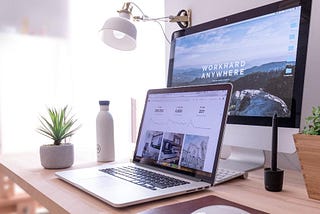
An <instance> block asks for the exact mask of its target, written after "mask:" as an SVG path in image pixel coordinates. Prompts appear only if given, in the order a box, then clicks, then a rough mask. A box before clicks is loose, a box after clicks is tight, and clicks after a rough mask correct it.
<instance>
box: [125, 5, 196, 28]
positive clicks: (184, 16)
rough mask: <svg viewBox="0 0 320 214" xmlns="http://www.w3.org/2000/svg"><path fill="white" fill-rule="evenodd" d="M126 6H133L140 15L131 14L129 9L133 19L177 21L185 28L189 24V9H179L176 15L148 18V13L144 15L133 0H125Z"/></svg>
mask: <svg viewBox="0 0 320 214" xmlns="http://www.w3.org/2000/svg"><path fill="white" fill-rule="evenodd" d="M125 5H127V6H126V7H127V8H129V7H130V5H133V6H135V7H136V8H137V9H138V10H139V11H140V13H141V14H142V16H133V15H132V8H131V10H130V14H131V15H132V17H133V20H134V21H164V22H177V24H178V25H179V26H180V27H181V28H187V27H190V26H191V10H180V11H179V13H178V14H177V15H176V16H172V15H170V16H165V17H160V18H150V17H149V16H148V15H146V14H145V13H144V12H143V10H142V9H141V8H140V7H139V6H138V5H137V4H136V3H134V2H126V3H125Z"/></svg>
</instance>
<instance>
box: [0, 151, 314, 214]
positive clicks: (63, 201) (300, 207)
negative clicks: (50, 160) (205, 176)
mask: <svg viewBox="0 0 320 214" xmlns="http://www.w3.org/2000/svg"><path fill="white" fill-rule="evenodd" d="M96 164H97V163H96V162H95V161H91V162H84V161H80V160H77V161H76V163H75V164H74V166H73V167H72V168H80V167H88V166H94V165H96ZM0 171H1V172H3V173H4V174H6V175H8V176H9V177H10V178H11V179H12V180H13V181H14V182H15V183H17V184H18V185H19V186H20V187H22V188H23V189H24V190H25V191H26V192H27V193H29V194H30V195H31V196H32V197H34V198H35V199H36V200H38V202H40V203H41V204H42V205H43V206H45V207H46V208H47V209H48V210H49V211H50V212H51V213H54V214H55V213H59V214H62V213H77V214H79V213H90V214H92V213H137V212H140V211H144V210H147V209H149V208H153V207H158V206H162V205H168V204H172V203H177V202H182V201H187V200H191V199H195V198H199V197H202V196H206V195H216V196H219V197H222V198H224V199H227V200H231V201H234V202H236V203H240V204H243V205H246V206H250V207H252V208H255V209H259V210H262V211H265V212H269V213H301V212H304V213H308V214H310V213H320V201H317V200H312V199H309V198H308V196H307V193H306V189H305V186H304V182H303V178H302V175H301V174H300V172H297V171H289V170H286V171H285V181H284V188H283V191H282V192H278V193H274V192H268V191H266V190H265V189H264V184H263V170H257V171H254V172H250V173H249V177H248V179H246V180H242V179H236V180H234V181H231V182H228V183H225V184H222V185H218V186H215V187H212V188H210V189H209V190H208V191H203V192H198V193H191V194H188V195H184V196H177V197H173V198H169V199H163V200H159V201H154V202H148V203H145V204H141V205H136V206H131V207H127V208H121V209H117V208H113V207H111V206H109V205H107V204H105V203H103V202H101V201H99V200H97V199H95V198H94V197H92V196H90V195H88V194H86V193H84V192H82V191H81V190H79V189H76V188H74V187H73V186H71V185H69V184H67V183H65V182H63V181H61V180H59V179H58V178H57V177H56V176H55V175H54V172H55V171H56V170H45V169H43V168H42V166H41V164H40V161H39V156H38V154H17V155H2V156H0Z"/></svg>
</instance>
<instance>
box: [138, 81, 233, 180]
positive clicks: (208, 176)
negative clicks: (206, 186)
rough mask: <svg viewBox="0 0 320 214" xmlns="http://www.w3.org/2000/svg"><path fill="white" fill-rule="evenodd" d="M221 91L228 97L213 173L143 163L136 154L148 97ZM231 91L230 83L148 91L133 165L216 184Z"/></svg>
mask: <svg viewBox="0 0 320 214" xmlns="http://www.w3.org/2000/svg"><path fill="white" fill-rule="evenodd" d="M219 90H226V91H227V95H226V102H225V104H224V109H223V116H222V119H221V124H220V127H221V128H220V132H219V136H218V142H217V149H216V151H215V159H214V161H213V167H212V172H211V173H206V172H204V171H201V170H196V169H194V170H192V172H187V171H184V170H179V169H175V168H171V167H166V166H163V165H159V164H155V163H153V162H148V161H146V162H142V161H141V157H138V156H137V155H136V154H137V150H138V142H139V141H140V138H141V137H142V136H141V130H142V126H143V125H142V122H143V121H144V117H145V111H146V105H147V100H148V97H149V96H150V94H161V93H180V92H197V91H219ZM231 91H232V85H231V84H230V83H226V84H211V85H201V86H186V87H172V88H161V89H150V90H148V93H147V96H146V99H145V104H144V110H143V114H142V118H141V123H140V127H139V132H138V138H137V143H136V147H135V151H134V155H133V163H137V164H140V165H143V166H151V167H155V168H159V169H165V170H167V171H170V172H173V173H179V174H183V175H185V176H190V177H192V178H195V179H197V180H202V181H205V182H208V183H210V184H211V185H212V184H213V183H214V179H215V174H216V169H217V166H218V161H219V154H220V149H221V146H222V138H223V133H224V128H225V124H226V120H227V112H228V107H229V101H230V96H231Z"/></svg>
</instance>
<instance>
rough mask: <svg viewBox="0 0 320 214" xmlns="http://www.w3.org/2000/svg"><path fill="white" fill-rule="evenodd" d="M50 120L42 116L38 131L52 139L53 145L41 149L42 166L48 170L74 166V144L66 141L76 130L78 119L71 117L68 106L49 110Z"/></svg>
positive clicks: (43, 146)
mask: <svg viewBox="0 0 320 214" xmlns="http://www.w3.org/2000/svg"><path fill="white" fill-rule="evenodd" d="M47 111H48V116H49V117H48V118H47V117H44V116H40V119H39V120H40V123H41V126H40V127H39V128H38V129H37V131H38V132H39V133H40V134H42V135H44V136H46V137H48V138H50V139H52V140H53V143H52V144H48V145H42V146H41V147H40V160H41V165H42V166H43V167H44V168H46V169H62V168H68V167H70V166H72V164H73V161H74V148H73V144H71V143H69V142H67V141H66V139H69V137H71V136H72V135H73V134H74V133H75V131H76V130H78V129H79V128H80V126H77V127H75V128H74V125H75V123H76V122H77V119H74V116H70V111H71V110H69V109H68V106H65V107H64V108H61V109H56V108H48V109H47Z"/></svg>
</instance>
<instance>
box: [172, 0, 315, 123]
mask: <svg viewBox="0 0 320 214" xmlns="http://www.w3.org/2000/svg"><path fill="white" fill-rule="evenodd" d="M311 4H312V0H284V1H279V2H275V3H271V4H268V5H264V6H261V7H257V8H254V9H250V10H246V11H243V12H239V13H236V14H233V15H229V16H225V17H223V18H218V19H215V20H212V21H209V22H205V23H202V24H199V25H195V26H192V27H190V28H186V29H182V30H178V31H175V32H173V33H172V36H171V47H170V58H169V68H168V78H167V87H172V76H173V65H174V51H175V49H174V48H175V40H176V39H177V38H179V37H183V36H187V35H191V34H194V33H198V32H201V31H205V30H209V29H214V28H217V27H221V26H224V25H228V24H233V23H236V22H240V21H244V20H247V19H251V18H255V17H259V16H263V15H267V14H270V13H275V12H279V11H281V10H285V9H289V8H292V7H297V6H301V15H300V27H299V37H298V46H297V58H296V72H295V78H294V85H293V97H292V108H291V117H288V118H279V122H278V124H279V126H280V127H288V128H299V127H300V121H301V109H302V95H303V87H304V76H305V67H306V58H307V47H308V37H309V25H310V16H311ZM227 123H228V124H243V125H257V126H271V124H272V120H271V117H256V116H232V115H229V116H228V120H227Z"/></svg>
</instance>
